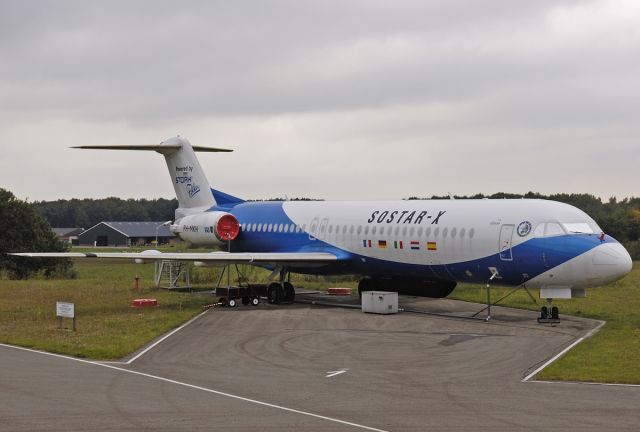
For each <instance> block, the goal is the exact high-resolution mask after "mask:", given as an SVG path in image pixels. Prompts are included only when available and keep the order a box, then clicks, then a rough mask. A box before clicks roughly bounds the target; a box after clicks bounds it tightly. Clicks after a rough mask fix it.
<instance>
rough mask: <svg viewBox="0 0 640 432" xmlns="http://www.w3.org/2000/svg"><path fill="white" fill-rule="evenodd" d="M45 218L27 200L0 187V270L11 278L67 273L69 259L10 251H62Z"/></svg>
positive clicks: (62, 246)
mask: <svg viewBox="0 0 640 432" xmlns="http://www.w3.org/2000/svg"><path fill="white" fill-rule="evenodd" d="M66 250H67V247H66V246H65V245H64V244H63V243H62V242H61V241H60V240H58V239H57V238H56V236H55V234H54V233H53V231H52V230H51V226H50V225H49V224H48V223H47V221H46V220H45V219H44V218H43V217H42V216H41V215H40V214H39V213H38V212H37V211H36V210H35V209H34V208H33V207H32V206H31V205H29V204H28V203H26V202H24V201H21V200H19V199H17V198H16V197H15V196H14V195H13V194H12V193H11V192H9V191H7V190H5V189H0V271H2V272H3V273H4V274H6V275H7V276H9V277H11V278H16V279H25V278H27V277H29V276H31V275H33V274H36V273H42V274H43V275H44V276H45V277H52V276H56V275H61V276H68V275H69V274H70V272H71V266H72V264H71V260H69V259H64V258H38V259H33V258H22V257H15V256H11V255H8V254H9V253H10V252H64V251H66Z"/></svg>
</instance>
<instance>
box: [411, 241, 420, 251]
mask: <svg viewBox="0 0 640 432" xmlns="http://www.w3.org/2000/svg"><path fill="white" fill-rule="evenodd" d="M411 250H420V242H419V241H413V240H412V241H411Z"/></svg>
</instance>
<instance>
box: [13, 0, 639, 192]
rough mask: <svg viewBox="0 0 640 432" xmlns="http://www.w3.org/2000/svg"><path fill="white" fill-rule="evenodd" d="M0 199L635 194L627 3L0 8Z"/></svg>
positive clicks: (633, 47)
mask: <svg viewBox="0 0 640 432" xmlns="http://www.w3.org/2000/svg"><path fill="white" fill-rule="evenodd" d="M0 56H1V59H0V146H1V148H2V156H1V158H0V187H2V188H6V189H9V190H10V191H12V192H13V193H14V194H16V195H17V196H18V197H20V198H22V199H29V200H54V199H58V198H84V197H90V198H101V197H106V196H117V197H121V198H143V197H144V198H156V197H166V198H172V197H173V196H174V194H173V188H172V183H171V179H170V177H169V175H168V173H167V170H166V165H165V164H164V160H163V158H162V157H161V156H160V155H158V154H155V153H147V152H106V151H84V150H72V149H69V147H70V146H75V145H88V144H107V145H108V144H152V143H157V142H160V141H162V140H163V139H166V138H168V137H171V136H174V135H177V134H180V135H181V136H183V137H186V138H188V139H189V140H190V141H191V143H192V144H193V145H205V146H218V147H228V148H233V149H234V150H235V152H234V153H226V154H215V153H214V154H202V153H201V154H199V156H200V161H201V164H202V165H203V167H204V169H205V171H206V173H207V176H208V178H209V181H210V183H211V185H212V186H213V187H215V188H217V189H221V190H223V191H225V192H228V193H231V194H234V195H237V196H240V197H244V198H269V197H275V196H285V195H286V196H288V197H300V196H305V197H314V198H325V199H400V198H404V197H409V196H423V197H424V196H431V195H433V194H440V195H443V194H447V193H452V194H473V193H478V192H482V193H486V194H489V193H494V192H498V191H506V192H515V193H525V192H527V191H536V192H541V193H547V194H548V193H557V192H587V193H592V194H595V195H597V196H600V197H602V198H605V199H606V198H608V197H610V196H617V197H618V198H622V197H628V196H640V182H639V179H640V175H639V174H638V172H639V167H640V2H637V1H631V0H629V1H575V2H574V1H539V0H537V1H479V0H469V1H450V0H442V1H425V0H418V1H397V0H394V1H388V2H384V1H371V0H365V1H346V0H339V1H317V2H311V1H296V0H292V1H253V2H249V1H246V2H243V1H227V2H214V1H201V2H198V1H180V2H178V1H167V2H161V1H146V2H135V1H130V0H127V1H123V2H117V1H108V2H107V1H104V2H97V1H95V2H86V1H77V2H69V1H55V2H54V1H50V2H45V1H41V2H37V1H29V2H22V1H5V0H0Z"/></svg>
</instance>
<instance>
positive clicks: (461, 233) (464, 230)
mask: <svg viewBox="0 0 640 432" xmlns="http://www.w3.org/2000/svg"><path fill="white" fill-rule="evenodd" d="M466 232H467V230H466V229H464V228H462V229H461V230H460V238H462V237H464V235H465V233H466Z"/></svg>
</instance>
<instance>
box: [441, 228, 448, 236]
mask: <svg viewBox="0 0 640 432" xmlns="http://www.w3.org/2000/svg"><path fill="white" fill-rule="evenodd" d="M447 234H449V228H445V229H443V230H442V237H443V238H445V237H447Z"/></svg>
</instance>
